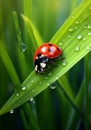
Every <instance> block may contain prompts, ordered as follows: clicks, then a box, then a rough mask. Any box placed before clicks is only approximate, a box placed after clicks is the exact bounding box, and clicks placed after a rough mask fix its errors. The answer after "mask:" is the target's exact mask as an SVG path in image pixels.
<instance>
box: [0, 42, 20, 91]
mask: <svg viewBox="0 0 91 130" xmlns="http://www.w3.org/2000/svg"><path fill="white" fill-rule="evenodd" d="M0 56H1V59H2V61H3V63H4V65H5V67H6V69H7V71H8V74H9V76H10V78H11V80H12V82H13V84H14V87H15V89H16V90H17V89H19V88H20V80H19V78H18V75H17V73H16V70H15V68H14V66H13V64H12V61H11V60H10V57H9V55H8V53H7V51H6V49H5V47H4V44H3V42H1V41H0Z"/></svg>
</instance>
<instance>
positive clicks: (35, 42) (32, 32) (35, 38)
mask: <svg viewBox="0 0 91 130" xmlns="http://www.w3.org/2000/svg"><path fill="white" fill-rule="evenodd" d="M21 16H22V18H23V20H24V22H25V24H26V27H27V30H28V33H29V36H30V38H31V41H32V44H31V46H33V47H34V49H36V48H37V47H38V46H39V45H41V44H42V39H41V38H40V35H39V32H38V31H37V29H36V28H35V26H34V25H33V23H32V21H30V20H29V19H28V17H26V16H24V15H21Z"/></svg>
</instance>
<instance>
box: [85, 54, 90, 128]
mask: <svg viewBox="0 0 91 130" xmlns="http://www.w3.org/2000/svg"><path fill="white" fill-rule="evenodd" d="M88 61H89V57H88V55H87V56H85V58H84V68H85V85H84V87H85V88H84V93H85V130H88V129H89V127H88V124H89V118H88V117H89V107H88V101H89V100H88V99H89V97H88V89H89V72H90V69H89V62H88Z"/></svg>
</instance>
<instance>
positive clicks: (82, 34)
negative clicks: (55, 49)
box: [0, 0, 91, 114]
mask: <svg viewBox="0 0 91 130" xmlns="http://www.w3.org/2000/svg"><path fill="white" fill-rule="evenodd" d="M23 17H24V16H23ZM28 23H29V21H28ZM28 23H27V24H28ZM50 42H53V43H56V44H58V45H59V46H61V48H62V49H63V55H64V57H65V59H64V60H63V61H61V62H60V61H58V62H57V64H58V67H55V68H53V69H52V70H50V72H46V73H45V74H36V73H35V71H33V72H32V73H31V74H30V75H29V76H28V78H27V79H26V80H25V81H24V82H23V83H22V88H21V90H20V91H18V92H15V93H14V94H13V95H12V96H11V97H10V99H9V100H8V101H7V102H6V104H5V105H4V106H3V107H2V109H1V110H0V114H4V113H6V112H8V111H10V110H11V109H15V108H17V107H18V106H20V105H21V104H23V103H24V102H26V101H27V100H29V99H30V98H32V97H34V96H36V95H37V94H39V93H40V92H42V91H43V90H44V89H46V88H47V87H48V86H49V85H50V84H51V83H52V82H54V81H56V80H57V79H58V78H59V77H61V76H62V75H63V74H65V73H66V72H67V71H68V70H69V69H70V68H72V67H73V66H74V65H75V64H76V63H77V62H78V61H80V59H82V58H83V57H84V56H85V55H86V54H88V53H89V52H90V51H91V1H90V0H89V1H84V2H83V3H82V4H81V5H80V6H79V7H78V8H77V9H76V10H75V12H74V13H73V14H72V15H71V16H70V17H69V18H68V20H67V21H66V22H65V24H64V25H63V26H62V28H60V29H59V31H58V32H57V33H56V34H55V35H54V36H53V38H52V39H51V41H50Z"/></svg>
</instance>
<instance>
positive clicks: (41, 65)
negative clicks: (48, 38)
mask: <svg viewBox="0 0 91 130" xmlns="http://www.w3.org/2000/svg"><path fill="white" fill-rule="evenodd" d="M61 55H62V49H61V48H59V47H58V46H57V45H55V44H52V43H44V44H43V45H41V46H40V47H39V48H38V49H37V50H36V52H35V54H34V62H35V71H36V72H39V73H42V72H44V71H45V69H46V67H47V65H48V64H49V62H51V61H52V60H53V59H55V58H57V57H59V56H61Z"/></svg>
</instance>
